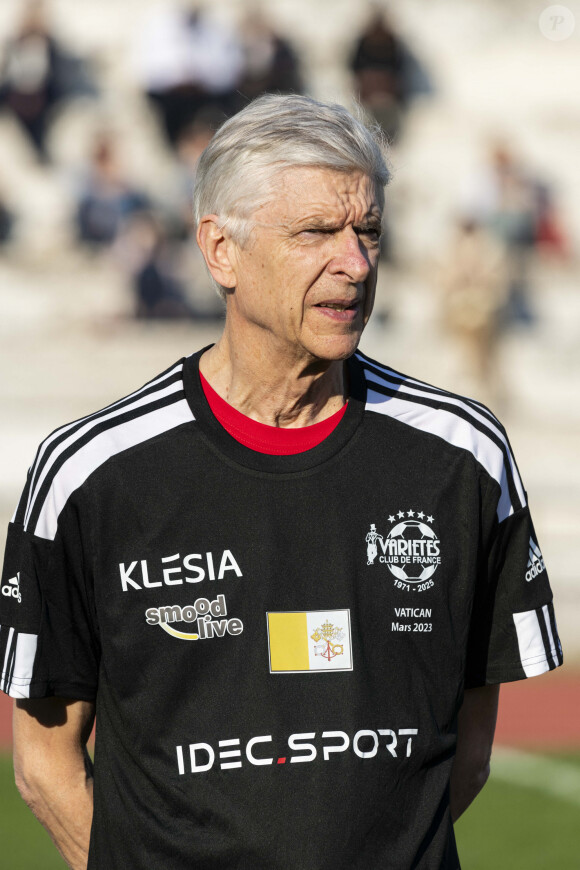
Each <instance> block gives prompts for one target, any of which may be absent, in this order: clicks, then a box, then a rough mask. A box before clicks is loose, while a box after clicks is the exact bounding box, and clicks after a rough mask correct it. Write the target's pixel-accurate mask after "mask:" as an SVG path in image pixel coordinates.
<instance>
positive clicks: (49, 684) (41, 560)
mask: <svg viewBox="0 0 580 870" xmlns="http://www.w3.org/2000/svg"><path fill="white" fill-rule="evenodd" d="M25 497H26V490H25V493H24V496H23V499H22V502H24V501H25ZM22 502H21V504H22ZM22 520H23V517H22V516H21V506H19V508H18V510H17V512H16V515H15V517H14V519H13V520H12V522H11V523H10V525H9V527H8V536H7V540H6V551H5V556H4V567H3V571H2V581H1V588H0V592H1V594H0V665H1V672H0V689H2V691H4V692H6V693H7V694H8V695H11V696H12V697H14V698H42V697H46V696H50V695H56V696H59V697H65V698H74V699H76V700H87V701H91V700H93V699H94V698H95V695H96V688H97V676H98V662H99V644H98V637H97V633H96V631H95V625H96V619H95V615H94V607H93V603H92V600H91V595H90V593H89V587H90V583H89V582H88V581H89V578H88V577H87V560H86V558H85V550H86V547H85V545H84V543H83V536H82V534H81V529H80V521H79V520H80V517H79V510H78V509H77V508H76V507H75V506H74V505H73V504H70V505H67V507H66V508H65V510H63V512H62V513H61V515H60V517H59V522H58V528H57V531H56V535H55V537H54V539H46V538H42V537H39V536H37V535H34V534H32V533H31V532H30V531H29V530H28V529H27V528H26V527H25V525H24V523H23V521H22Z"/></svg>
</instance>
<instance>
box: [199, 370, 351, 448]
mask: <svg viewBox="0 0 580 870" xmlns="http://www.w3.org/2000/svg"><path fill="white" fill-rule="evenodd" d="M199 379H200V381H201V386H202V389H203V392H204V395H205V398H206V399H207V403H208V405H209V406H210V408H211V410H212V413H213V415H214V417H216V419H217V420H218V421H219V422H220V423H221V425H222V426H223V427H224V429H225V430H226V432H228V433H229V434H230V435H231V436H232V438H235V439H236V441H239V442H240V444H243V445H244V446H245V447H249V448H250V449H251V450H256V451H257V452H258V453H269V454H270V455H272V456H290V455H291V454H293V453H303V452H304V451H305V450H311V449H312V448H313V447H316V446H317V445H318V444H320V443H321V442H322V441H324V439H325V438H327V437H328V436H329V435H330V433H331V432H332V431H333V430H334V429H335V428H336V427H337V426H338V424H339V423H340V421H341V420H342V418H343V415H344V412H345V411H346V404H345V405H343V406H342V408H341V409H340V410H339V411H337V412H336V414H333V415H332V417H327V418H326V420H322V422H321V423H314V424H313V425H312V426H301V427H300V428H298V429H284V428H282V427H279V426H268V425H267V424H266V423H258V422H257V420H252V419H251V417H246V415H245V414H242V413H241V412H240V411H237V410H236V409H235V408H233V407H232V406H231V405H228V403H227V402H226V401H225V399H222V397H221V396H219V395H218V394H217V393H216V391H215V390H214V388H213V387H212V386H211V385H210V384H209V382H208V381H207V380H206V379H205V378H204V376H203V375H202V373H201V372H200V373H199Z"/></svg>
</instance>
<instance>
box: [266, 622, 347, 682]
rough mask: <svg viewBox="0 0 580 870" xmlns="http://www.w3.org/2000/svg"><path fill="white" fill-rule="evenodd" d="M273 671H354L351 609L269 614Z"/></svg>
mask: <svg viewBox="0 0 580 870" xmlns="http://www.w3.org/2000/svg"><path fill="white" fill-rule="evenodd" d="M267 619H268V652H269V657H270V673H271V674H299V673H322V672H324V671H352V638H351V629H350V610H308V611H304V610H301V611H296V610H293V611H284V612H274V613H268V614H267Z"/></svg>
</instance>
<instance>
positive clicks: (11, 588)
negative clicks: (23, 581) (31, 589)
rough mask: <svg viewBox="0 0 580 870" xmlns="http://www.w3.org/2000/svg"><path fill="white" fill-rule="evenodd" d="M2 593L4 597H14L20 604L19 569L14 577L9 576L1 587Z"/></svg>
mask: <svg viewBox="0 0 580 870" xmlns="http://www.w3.org/2000/svg"><path fill="white" fill-rule="evenodd" d="M2 595H5V596H6V598H16V600H17V601H18V603H19V604H20V602H21V601H22V595H21V594H20V571H19V572H18V573H17V575H16V577H11V578H10V580H8V581H7V583H6V584H5V585H4V586H3V587H2Z"/></svg>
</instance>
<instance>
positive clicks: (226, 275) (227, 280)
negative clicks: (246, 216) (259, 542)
mask: <svg viewBox="0 0 580 870" xmlns="http://www.w3.org/2000/svg"><path fill="white" fill-rule="evenodd" d="M220 223H221V221H220V219H219V217H218V216H217V215H216V214H207V215H204V217H202V219H201V220H200V222H199V226H198V228H197V244H198V245H199V248H200V250H201V253H202V254H203V256H204V259H205V262H206V263H207V268H208V269H209V271H210V274H211V276H212V278H214V279H215V280H216V281H217V282H218V284H221V286H222V287H235V286H236V283H237V282H236V274H235V270H234V263H233V261H232V245H233V243H232V240H231V239H228V238H227V237H226V235H225V234H224V232H223V229H222V228H221V227H220Z"/></svg>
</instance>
